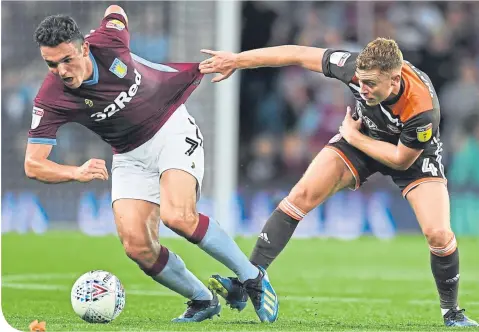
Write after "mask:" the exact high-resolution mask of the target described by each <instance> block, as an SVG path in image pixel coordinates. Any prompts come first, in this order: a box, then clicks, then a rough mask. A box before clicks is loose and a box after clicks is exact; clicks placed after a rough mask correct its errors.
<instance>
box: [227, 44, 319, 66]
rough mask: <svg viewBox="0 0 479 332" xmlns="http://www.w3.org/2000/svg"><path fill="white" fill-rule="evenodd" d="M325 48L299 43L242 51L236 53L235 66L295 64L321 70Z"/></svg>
mask: <svg viewBox="0 0 479 332" xmlns="http://www.w3.org/2000/svg"><path fill="white" fill-rule="evenodd" d="M325 51H326V49H324V48H317V47H307V46H299V45H283V46H275V47H266V48H259V49H255V50H250V51H244V52H241V53H238V54H237V55H236V61H235V62H236V68H237V69H246V68H258V67H283V66H290V65H297V66H301V67H303V68H306V69H309V70H312V71H316V72H320V73H322V72H323V65H322V62H323V55H324V52H325Z"/></svg>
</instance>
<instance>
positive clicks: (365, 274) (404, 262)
mask: <svg viewBox="0 0 479 332" xmlns="http://www.w3.org/2000/svg"><path fill="white" fill-rule="evenodd" d="M238 242H239V244H240V246H241V247H242V248H243V249H244V250H245V252H247V253H249V252H250V251H251V249H252V247H253V245H254V242H255V240H254V239H239V240H238ZM162 243H163V244H164V245H166V246H168V247H169V248H170V249H171V250H173V251H175V252H176V253H178V254H179V255H181V257H182V258H183V259H184V261H185V262H186V264H187V266H188V267H189V268H190V270H191V271H192V272H193V273H195V274H196V275H197V276H199V278H200V279H201V280H203V281H206V280H207V278H208V276H209V275H210V274H212V273H228V271H227V269H226V268H224V267H223V266H221V265H220V264H219V263H216V262H215V261H214V260H213V259H210V258H209V257H208V256H207V255H206V254H204V253H203V252H202V251H201V250H199V249H198V248H196V247H195V246H193V245H192V244H189V243H187V242H186V241H184V240H178V239H170V240H164V241H163V242H162ZM459 245H460V248H461V297H460V299H461V304H462V305H463V306H464V307H466V308H467V309H468V313H469V314H471V316H472V318H479V297H478V294H479V239H477V238H475V239H474V238H461V239H459ZM93 269H103V270H108V271H110V272H112V273H114V274H115V275H117V276H118V277H119V278H120V280H121V281H122V282H123V284H124V286H125V290H126V307H125V310H124V312H123V313H122V314H121V315H120V316H119V317H118V318H117V319H116V320H115V321H114V322H112V323H111V324H108V325H93V324H88V323H85V322H83V321H82V320H81V319H80V318H78V317H77V316H76V315H75V314H74V313H73V311H72V309H71V306H70V287H71V286H72V284H73V282H74V281H75V279H76V277H78V276H80V275H81V274H82V273H84V272H86V271H88V270H93ZM268 271H269V274H270V278H271V281H272V282H273V286H274V287H275V289H276V291H277V293H278V295H279V297H280V304H281V305H280V317H279V319H278V321H277V322H276V323H274V324H271V325H267V324H261V323H259V322H258V320H257V318H256V315H255V313H254V311H253V310H252V306H251V304H249V305H248V307H247V308H246V309H245V310H244V311H243V312H242V313H238V312H236V311H231V310H230V309H229V308H226V306H223V311H222V314H221V317H220V318H215V319H214V320H213V321H208V322H203V323H200V324H189V325H176V324H172V323H170V322H169V321H170V319H171V318H173V317H176V316H178V315H180V314H181V313H182V312H183V310H184V309H185V305H184V302H185V300H184V299H182V298H181V297H179V296H176V295H174V294H173V293H172V292H170V291H168V290H166V289H165V288H163V287H162V286H160V285H157V284H156V283H155V282H153V281H152V280H151V279H150V278H148V277H146V276H145V275H143V273H142V272H141V271H140V270H139V269H138V268H137V266H136V265H135V264H134V263H132V262H130V261H129V260H128V259H127V257H126V256H125V255H124V254H123V250H122V247H121V245H120V243H119V241H118V239H117V238H115V237H112V236H110V237H99V238H92V237H86V236H83V235H81V234H77V233H63V232H62V233H60V232H53V233H48V234H47V235H42V236H38V235H14V234H7V235H2V310H3V313H4V315H5V317H6V319H7V321H8V322H9V323H10V324H11V325H12V326H13V327H15V328H17V329H19V330H23V331H25V330H27V329H28V324H29V323H30V322H31V321H32V320H34V319H38V320H44V321H46V322H47V330H48V331H59V330H61V331H112V330H114V331H159V330H161V331H166V330H168V331H173V330H174V331H184V330H189V331H259V330H265V331H269V330H271V331H272V330H275V331H279V330H280V331H312V330H318V331H319V330H334V331H344V330H349V331H351V330H356V331H364V330H370V331H391V330H402V331H406V330H416V331H417V330H419V331H425V330H443V329H444V328H443V327H442V320H441V317H440V315H439V306H438V300H437V295H436V289H435V285H434V281H433V279H432V277H431V274H430V268H429V253H428V250H427V247H426V243H425V241H424V239H423V237H421V236H407V237H406V236H404V237H399V238H396V239H394V240H392V241H380V240H378V239H374V238H362V239H360V240H356V241H337V240H326V239H308V240H293V241H291V243H290V244H289V246H288V248H287V250H286V251H285V252H284V253H283V254H282V255H281V257H280V258H279V259H278V260H277V261H276V262H275V263H274V264H273V266H272V267H271V268H270V269H269V270H268Z"/></svg>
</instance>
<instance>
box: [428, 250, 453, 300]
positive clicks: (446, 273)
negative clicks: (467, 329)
mask: <svg viewBox="0 0 479 332" xmlns="http://www.w3.org/2000/svg"><path fill="white" fill-rule="evenodd" d="M431 270H432V274H433V276H434V279H435V280H436V286H437V291H438V292H439V298H440V300H441V308H442V309H452V308H456V307H457V295H458V291H459V249H457V248H456V250H455V251H454V252H453V253H452V254H450V255H448V256H444V257H439V256H436V255H434V254H433V253H431Z"/></svg>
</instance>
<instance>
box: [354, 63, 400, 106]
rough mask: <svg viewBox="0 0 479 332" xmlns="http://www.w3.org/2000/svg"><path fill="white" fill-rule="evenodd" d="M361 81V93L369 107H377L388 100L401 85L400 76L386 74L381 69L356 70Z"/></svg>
mask: <svg viewBox="0 0 479 332" xmlns="http://www.w3.org/2000/svg"><path fill="white" fill-rule="evenodd" d="M356 77H357V78H358V80H359V87H360V90H359V92H360V93H361V97H362V98H363V99H364V100H365V101H366V104H367V105H368V106H375V105H377V104H379V103H381V102H383V101H384V100H386V99H387V98H388V97H389V96H390V95H391V93H392V92H393V91H394V90H395V89H396V88H397V87H398V84H399V85H400V81H401V76H400V75H399V74H392V73H384V72H381V71H380V70H379V69H373V70H360V69H357V70H356Z"/></svg>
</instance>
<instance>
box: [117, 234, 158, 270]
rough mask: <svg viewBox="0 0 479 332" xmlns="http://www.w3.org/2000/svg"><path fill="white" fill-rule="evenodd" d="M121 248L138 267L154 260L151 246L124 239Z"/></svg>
mask: <svg viewBox="0 0 479 332" xmlns="http://www.w3.org/2000/svg"><path fill="white" fill-rule="evenodd" d="M123 248H124V249H125V253H126V255H127V256H128V257H129V258H130V259H131V260H133V261H134V262H136V263H137V264H138V265H140V266H144V265H146V264H147V262H149V261H151V260H154V258H155V257H154V256H155V250H154V249H153V246H152V244H148V243H141V242H138V241H130V240H125V239H124V240H123Z"/></svg>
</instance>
